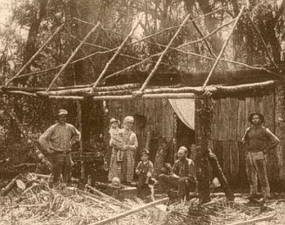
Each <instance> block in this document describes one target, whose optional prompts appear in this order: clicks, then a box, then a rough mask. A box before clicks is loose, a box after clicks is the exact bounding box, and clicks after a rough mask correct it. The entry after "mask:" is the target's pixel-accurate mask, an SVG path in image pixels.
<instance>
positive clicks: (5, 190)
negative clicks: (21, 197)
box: [0, 175, 20, 196]
mask: <svg viewBox="0 0 285 225" xmlns="http://www.w3.org/2000/svg"><path fill="white" fill-rule="evenodd" d="M19 177H20V175H17V176H16V177H14V178H13V179H12V180H11V181H10V182H9V183H8V184H7V185H6V186H5V187H4V188H2V190H1V191H0V195H1V196H5V195H7V194H8V193H9V192H10V191H11V190H12V189H13V187H14V186H15V184H16V181H17V179H18V178H19Z"/></svg>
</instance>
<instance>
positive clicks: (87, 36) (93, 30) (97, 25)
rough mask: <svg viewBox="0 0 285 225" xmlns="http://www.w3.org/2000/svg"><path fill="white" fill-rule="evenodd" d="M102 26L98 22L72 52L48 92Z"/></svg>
mask: <svg viewBox="0 0 285 225" xmlns="http://www.w3.org/2000/svg"><path fill="white" fill-rule="evenodd" d="M99 26H100V22H98V23H97V24H96V25H95V26H94V27H93V28H92V29H91V30H90V31H89V32H88V33H87V34H86V36H85V37H84V39H83V40H82V42H80V44H79V45H78V46H77V47H76V49H75V50H74V51H73V52H72V54H71V56H70V57H69V58H68V60H67V61H66V62H65V63H64V64H63V66H62V67H61V69H60V70H59V71H58V73H57V74H56V75H55V77H54V78H53V80H52V81H51V83H50V85H49V86H48V88H47V91H49V90H50V89H51V88H52V86H53V84H54V83H55V81H56V80H57V79H58V77H59V76H60V75H61V73H62V72H63V71H64V70H65V68H66V67H67V66H68V65H69V63H70V62H71V60H72V59H73V58H74V56H75V55H76V53H77V52H78V51H79V49H80V48H81V47H82V45H83V44H84V43H85V42H86V41H87V39H88V38H89V37H90V35H91V34H92V33H93V32H95V31H96V30H97V29H98V27H99Z"/></svg>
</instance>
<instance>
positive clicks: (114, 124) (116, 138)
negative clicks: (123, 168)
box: [109, 118, 124, 162]
mask: <svg viewBox="0 0 285 225" xmlns="http://www.w3.org/2000/svg"><path fill="white" fill-rule="evenodd" d="M119 126H120V121H119V120H117V119H115V118H112V119H111V120H110V129H109V134H110V137H111V138H110V145H111V146H113V147H114V148H115V149H116V150H117V162H122V161H123V151H122V149H123V146H124V142H123V133H122V130H121V129H120V127H119Z"/></svg>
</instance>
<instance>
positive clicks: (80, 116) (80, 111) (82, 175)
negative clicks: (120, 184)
mask: <svg viewBox="0 0 285 225" xmlns="http://www.w3.org/2000/svg"><path fill="white" fill-rule="evenodd" d="M76 106H77V115H78V116H77V118H78V125H79V127H78V128H79V131H80V134H81V138H80V140H79V152H80V179H81V180H84V179H85V167H84V162H83V160H82V159H83V151H84V150H83V138H82V105H81V101H80V100H77V101H76Z"/></svg>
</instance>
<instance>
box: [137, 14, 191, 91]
mask: <svg viewBox="0 0 285 225" xmlns="http://www.w3.org/2000/svg"><path fill="white" fill-rule="evenodd" d="M189 18H190V14H188V15H187V16H186V17H185V18H184V20H183V22H182V23H181V24H180V26H179V28H178V29H177V31H176V32H175V34H174V35H173V37H172V38H171V40H170V41H169V42H168V45H167V46H166V48H165V49H164V50H163V52H162V53H161V55H160V57H159V59H158V60H157V62H156V64H155V66H154V68H153V69H152V71H151V72H150V74H149V75H148V77H147V78H146V80H145V82H144V83H143V85H142V87H141V88H140V90H139V92H140V93H142V91H143V90H144V89H145V87H146V86H147V84H148V83H149V81H150V79H151V78H152V77H153V75H154V73H155V72H156V70H157V69H158V66H159V64H160V62H161V60H162V59H163V57H164V56H165V54H166V53H167V51H168V50H169V48H170V46H171V45H172V43H173V42H174V40H175V38H176V37H177V36H178V34H179V33H180V31H181V30H182V28H183V26H184V25H185V24H186V22H187V21H188V19H189Z"/></svg>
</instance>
